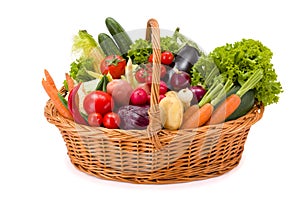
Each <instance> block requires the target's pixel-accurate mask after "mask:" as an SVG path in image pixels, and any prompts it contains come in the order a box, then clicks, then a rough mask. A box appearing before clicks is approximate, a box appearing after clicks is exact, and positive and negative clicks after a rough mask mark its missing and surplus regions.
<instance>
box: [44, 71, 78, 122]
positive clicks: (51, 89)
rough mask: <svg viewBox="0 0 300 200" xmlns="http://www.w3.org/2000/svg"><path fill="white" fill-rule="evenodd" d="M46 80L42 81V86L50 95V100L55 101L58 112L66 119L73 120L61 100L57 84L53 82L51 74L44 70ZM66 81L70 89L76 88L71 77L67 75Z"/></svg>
mask: <svg viewBox="0 0 300 200" xmlns="http://www.w3.org/2000/svg"><path fill="white" fill-rule="evenodd" d="M44 74H45V78H46V79H44V78H43V79H42V85H43V87H44V89H45V91H46V93H47V94H48V96H49V98H50V99H51V100H52V101H53V103H54V105H55V108H56V109H57V111H58V112H59V113H60V114H61V115H62V116H63V117H65V118H68V119H73V116H72V114H71V113H70V111H69V110H68V108H67V107H66V106H65V105H64V104H63V102H62V101H61V100H60V98H59V91H58V90H57V88H56V86H55V83H54V81H53V78H52V77H51V75H50V74H49V72H48V71H47V70H46V69H45V70H44ZM66 80H67V83H68V86H69V89H70V87H74V82H73V80H72V79H71V78H70V77H69V75H67V74H66Z"/></svg>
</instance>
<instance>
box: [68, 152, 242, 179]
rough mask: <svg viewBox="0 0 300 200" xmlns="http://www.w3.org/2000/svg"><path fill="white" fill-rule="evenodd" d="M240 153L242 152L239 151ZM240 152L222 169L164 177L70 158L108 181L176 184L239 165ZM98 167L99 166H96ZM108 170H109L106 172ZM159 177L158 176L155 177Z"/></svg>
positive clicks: (228, 169)
mask: <svg viewBox="0 0 300 200" xmlns="http://www.w3.org/2000/svg"><path fill="white" fill-rule="evenodd" d="M241 153H242V152H241ZM241 156H242V154H240V156H239V157H237V158H236V159H234V160H232V161H230V162H229V163H230V164H229V165H228V166H223V167H222V169H221V170H220V169H219V170H217V171H210V172H205V171H203V169H201V170H202V171H197V170H200V169H197V168H195V169H192V171H193V175H190V176H173V177H166V178H163V177H161V176H160V175H158V174H156V173H155V172H154V173H153V174H143V175H142V174H140V175H138V176H137V174H134V175H133V174H124V173H121V172H116V171H114V170H111V169H102V170H99V171H97V172H96V171H95V170H94V169H90V166H89V167H85V166H83V165H81V164H79V163H76V162H72V159H71V160H70V161H71V163H72V164H73V166H74V167H75V168H76V169H78V170H79V171H81V172H84V173H86V174H88V175H91V176H94V177H96V178H100V179H103V180H109V181H118V182H126V183H132V184H155V185H158V184H176V183H187V182H193V181H200V180H206V179H210V178H215V177H218V176H221V175H223V174H225V173H227V172H229V171H231V170H232V169H234V168H235V167H237V166H238V165H239V162H240V160H241ZM98 169H99V168H98ZM108 171H111V172H110V173H108ZM155 177H160V178H155Z"/></svg>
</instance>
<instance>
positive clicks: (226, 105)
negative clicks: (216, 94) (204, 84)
mask: <svg viewBox="0 0 300 200" xmlns="http://www.w3.org/2000/svg"><path fill="white" fill-rule="evenodd" d="M262 77H263V71H262V70H261V69H260V70H256V71H255V72H254V73H253V74H252V75H251V76H250V77H249V78H248V80H247V81H246V82H245V83H244V84H243V85H242V87H241V88H240V89H239V90H238V91H237V93H236V94H232V95H230V96H229V97H227V98H226V99H225V101H223V102H222V103H221V105H219V106H218V107H217V109H216V110H215V111H214V112H213V114H212V116H211V118H210V120H209V121H208V122H207V124H218V123H222V122H224V121H225V119H226V118H228V117H229V116H230V115H231V114H232V113H233V112H234V111H235V110H236V109H237V108H238V107H239V105H240V104H241V98H242V96H243V95H244V94H245V93H246V92H248V91H249V90H250V89H252V88H253V87H254V86H255V85H256V84H257V83H258V82H259V81H260V80H261V79H262Z"/></svg>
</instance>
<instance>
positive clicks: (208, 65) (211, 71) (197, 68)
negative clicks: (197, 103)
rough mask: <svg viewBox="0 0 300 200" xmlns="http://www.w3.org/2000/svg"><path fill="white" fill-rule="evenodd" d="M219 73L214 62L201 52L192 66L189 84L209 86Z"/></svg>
mask: <svg viewBox="0 0 300 200" xmlns="http://www.w3.org/2000/svg"><path fill="white" fill-rule="evenodd" d="M219 74H220V72H219V69H218V67H217V66H216V64H215V63H214V60H213V59H212V58H211V57H209V56H206V55H204V54H202V56H201V57H200V58H199V59H198V61H197V62H196V63H195V64H194V65H193V67H192V77H191V81H192V82H191V84H192V85H199V84H200V85H202V86H203V87H205V88H209V87H210V86H211V85H212V84H213V83H214V82H215V79H216V77H218V76H219ZM219 78H220V79H222V78H221V76H219ZM224 82H225V81H224Z"/></svg>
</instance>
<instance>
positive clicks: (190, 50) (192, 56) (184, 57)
mask: <svg viewBox="0 0 300 200" xmlns="http://www.w3.org/2000/svg"><path fill="white" fill-rule="evenodd" d="M199 58H200V53H199V51H198V50H197V49H196V48H194V47H192V46H190V45H188V44H186V45H185V46H184V47H182V48H181V49H180V50H179V52H178V53H177V55H176V57H175V60H174V68H176V69H178V70H179V71H184V72H187V73H188V74H191V69H192V66H193V65H194V64H195V63H196V62H197V60H198V59H199Z"/></svg>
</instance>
